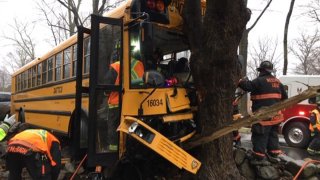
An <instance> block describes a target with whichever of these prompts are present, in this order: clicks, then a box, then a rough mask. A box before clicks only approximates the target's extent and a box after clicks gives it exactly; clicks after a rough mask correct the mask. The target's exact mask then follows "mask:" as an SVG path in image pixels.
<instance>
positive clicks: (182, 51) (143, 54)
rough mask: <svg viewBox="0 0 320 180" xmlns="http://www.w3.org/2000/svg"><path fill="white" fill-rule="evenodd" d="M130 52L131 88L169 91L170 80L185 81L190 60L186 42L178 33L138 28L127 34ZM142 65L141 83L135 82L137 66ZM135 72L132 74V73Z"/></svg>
mask: <svg viewBox="0 0 320 180" xmlns="http://www.w3.org/2000/svg"><path fill="white" fill-rule="evenodd" d="M130 48H131V53H130V55H131V68H130V69H131V72H130V73H131V88H136V87H139V88H142V87H150V86H152V87H154V86H157V87H160V88H163V87H170V86H172V84H170V83H168V82H169V81H170V80H172V79H175V80H173V81H175V82H178V83H183V82H184V81H186V79H187V77H188V75H189V71H190V70H189V56H190V51H189V50H188V44H187V41H186V38H185V37H184V36H183V35H182V34H181V32H179V31H173V30H169V29H167V28H164V27H160V26H157V25H156V24H150V23H149V24H146V26H143V25H142V27H141V24H137V25H136V26H134V27H133V28H131V30H130ZM132 59H138V60H140V61H141V62H142V63H143V67H144V73H143V74H144V75H143V77H142V81H143V83H140V84H139V83H138V86H137V82H135V79H136V78H135V76H138V77H139V66H137V64H136V63H135V64H134V63H133V62H132ZM132 69H135V70H132ZM146 76H148V78H146Z"/></svg>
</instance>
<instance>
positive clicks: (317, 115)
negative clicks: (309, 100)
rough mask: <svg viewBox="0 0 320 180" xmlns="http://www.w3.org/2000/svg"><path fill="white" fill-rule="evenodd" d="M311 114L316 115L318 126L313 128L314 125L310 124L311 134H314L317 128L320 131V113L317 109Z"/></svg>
mask: <svg viewBox="0 0 320 180" xmlns="http://www.w3.org/2000/svg"><path fill="white" fill-rule="evenodd" d="M311 113H314V114H315V115H316V124H315V125H313V126H312V124H311V123H310V124H309V130H310V131H311V132H314V128H317V129H318V130H319V131H320V119H319V118H320V116H319V111H318V110H317V109H314V110H312V111H311Z"/></svg>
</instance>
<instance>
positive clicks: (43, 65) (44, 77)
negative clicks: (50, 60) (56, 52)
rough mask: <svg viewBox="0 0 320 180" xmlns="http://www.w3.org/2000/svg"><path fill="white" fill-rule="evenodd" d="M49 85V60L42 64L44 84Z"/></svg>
mask: <svg viewBox="0 0 320 180" xmlns="http://www.w3.org/2000/svg"><path fill="white" fill-rule="evenodd" d="M46 83H47V60H45V61H43V62H42V84H46Z"/></svg>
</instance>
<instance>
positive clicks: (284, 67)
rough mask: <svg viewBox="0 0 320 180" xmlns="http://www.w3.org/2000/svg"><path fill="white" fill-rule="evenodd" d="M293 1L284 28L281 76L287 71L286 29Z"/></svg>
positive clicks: (292, 0) (293, 0)
mask: <svg viewBox="0 0 320 180" xmlns="http://www.w3.org/2000/svg"><path fill="white" fill-rule="evenodd" d="M294 2H295V0H291V3H290V8H289V12H288V14H287V18H286V23H285V26H284V35H283V75H286V74H287V69H288V29H289V23H290V18H291V14H292V11H293V7H294Z"/></svg>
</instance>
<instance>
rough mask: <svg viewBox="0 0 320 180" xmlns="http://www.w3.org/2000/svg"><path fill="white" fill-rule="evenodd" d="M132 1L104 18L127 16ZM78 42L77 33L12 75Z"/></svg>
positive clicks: (128, 0)
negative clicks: (126, 11)
mask: <svg viewBox="0 0 320 180" xmlns="http://www.w3.org/2000/svg"><path fill="white" fill-rule="evenodd" d="M131 1H132V0H127V1H125V2H123V3H121V4H120V5H119V6H118V7H117V8H115V9H112V10H110V11H108V12H106V13H105V14H104V15H103V16H105V17H112V18H121V17H123V16H124V14H125V10H126V8H128V7H130V4H131ZM76 42H77V33H76V34H74V35H73V36H71V37H69V38H68V39H67V40H65V41H63V42H61V43H60V44H59V45H57V46H55V47H54V48H53V49H51V50H50V51H49V52H47V53H45V54H44V55H43V56H41V57H38V58H36V59H34V60H32V61H31V62H29V63H28V64H26V65H24V66H23V67H21V68H20V69H18V70H17V71H16V72H14V73H13V74H12V76H16V75H17V74H20V73H21V72H24V71H25V70H27V69H29V68H30V67H33V66H34V65H36V64H38V63H40V62H42V61H43V60H46V59H48V58H50V57H51V56H53V55H55V54H57V53H58V52H60V51H62V50H64V49H66V48H68V47H70V46H71V45H73V44H75V43H76Z"/></svg>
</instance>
